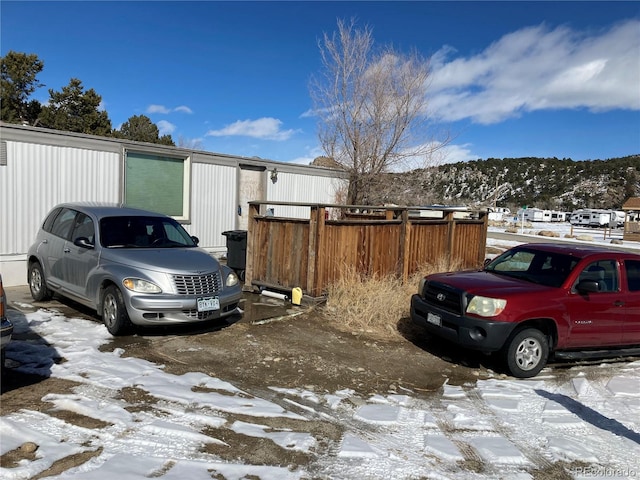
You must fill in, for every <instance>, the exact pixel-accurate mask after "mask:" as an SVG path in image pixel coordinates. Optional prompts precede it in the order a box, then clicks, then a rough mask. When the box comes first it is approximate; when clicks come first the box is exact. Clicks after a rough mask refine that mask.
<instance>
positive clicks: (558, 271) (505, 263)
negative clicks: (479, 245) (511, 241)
mask: <svg viewBox="0 0 640 480" xmlns="http://www.w3.org/2000/svg"><path fill="white" fill-rule="evenodd" d="M578 261H579V259H577V258H575V257H573V256H571V255H566V254H563V253H554V252H545V251H540V250H534V249H514V250H509V251H507V252H505V253H503V254H502V255H500V256H499V257H496V258H495V259H494V260H493V261H491V262H490V263H489V264H488V265H487V266H486V267H485V271H487V272H493V273H495V274H498V275H506V276H509V277H514V278H520V279H523V280H526V281H528V282H532V283H538V284H541V285H546V286H549V287H559V286H561V285H562V284H563V283H564V281H565V280H566V279H567V277H568V276H569V274H570V273H571V271H572V270H573V269H574V268H575V266H576V265H577V263H578Z"/></svg>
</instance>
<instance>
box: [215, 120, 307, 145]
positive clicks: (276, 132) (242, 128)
mask: <svg viewBox="0 0 640 480" xmlns="http://www.w3.org/2000/svg"><path fill="white" fill-rule="evenodd" d="M281 125H282V122H281V121H280V120H278V119H276V118H271V117H263V118H259V119H257V120H238V121H237V122H234V123H232V124H230V125H227V126H226V127H224V128H222V129H220V130H209V131H208V132H207V133H206V135H207V136H210V137H226V136H243V137H252V138H259V139H263V140H278V141H281V140H288V139H289V138H291V136H292V135H293V134H294V133H295V130H280V126H281Z"/></svg>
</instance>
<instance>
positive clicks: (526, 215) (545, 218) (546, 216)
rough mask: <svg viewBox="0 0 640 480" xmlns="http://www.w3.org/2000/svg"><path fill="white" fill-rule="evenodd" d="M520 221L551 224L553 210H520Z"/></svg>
mask: <svg viewBox="0 0 640 480" xmlns="http://www.w3.org/2000/svg"><path fill="white" fill-rule="evenodd" d="M517 215H518V220H520V221H522V220H525V221H527V222H550V221H551V210H542V209H540V208H520V209H518V214H517Z"/></svg>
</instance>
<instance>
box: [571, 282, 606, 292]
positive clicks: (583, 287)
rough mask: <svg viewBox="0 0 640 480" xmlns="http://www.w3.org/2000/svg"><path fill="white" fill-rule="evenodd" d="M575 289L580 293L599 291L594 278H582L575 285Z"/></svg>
mask: <svg viewBox="0 0 640 480" xmlns="http://www.w3.org/2000/svg"><path fill="white" fill-rule="evenodd" d="M576 290H578V292H580V293H596V292H599V291H600V289H599V288H598V282H596V281H595V280H582V281H581V282H579V283H578V285H577V286H576Z"/></svg>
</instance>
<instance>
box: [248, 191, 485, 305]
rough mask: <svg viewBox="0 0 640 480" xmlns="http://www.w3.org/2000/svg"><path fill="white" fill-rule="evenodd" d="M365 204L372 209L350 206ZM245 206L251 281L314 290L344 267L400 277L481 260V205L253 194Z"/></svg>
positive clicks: (315, 292) (318, 290)
mask: <svg viewBox="0 0 640 480" xmlns="http://www.w3.org/2000/svg"><path fill="white" fill-rule="evenodd" d="M267 205H269V206H270V207H271V206H278V205H281V206H289V207H309V209H310V215H309V218H308V219H299V218H285V217H278V216H274V215H264V214H263V213H264V212H266V206H267ZM365 209H366V210H367V211H368V212H371V213H366V214H363V213H352V212H354V211H363V210H365ZM249 210H250V212H249V225H248V231H247V254H246V255H247V258H246V272H245V285H247V286H251V287H252V288H253V287H254V286H257V287H265V288H273V289H279V290H290V289H292V288H295V287H299V288H301V289H302V291H303V292H304V293H305V294H306V295H309V296H312V297H319V296H322V295H323V294H325V293H326V290H327V287H328V286H329V285H331V283H333V282H335V281H337V280H339V279H340V277H341V275H342V274H343V273H344V272H345V271H346V269H347V268H349V267H351V268H355V269H356V271H357V272H358V273H359V274H362V275H364V276H374V275H378V276H384V275H388V274H393V275H397V276H399V277H402V278H403V280H406V279H407V278H408V277H409V275H411V274H413V273H415V272H416V271H418V269H419V268H420V267H422V266H424V265H426V264H437V263H442V262H443V261H444V262H450V264H453V265H458V266H460V268H476V267H479V266H481V265H482V263H483V261H484V256H485V247H486V240H487V214H486V212H483V211H473V212H469V211H463V210H461V209H455V208H442V209H435V208H415V207H411V208H409V207H371V206H367V207H363V206H352V205H351V206H350V205H323V204H305V203H284V202H257V201H256V202H249ZM270 210H271V209H270ZM271 211H273V210H271Z"/></svg>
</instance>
